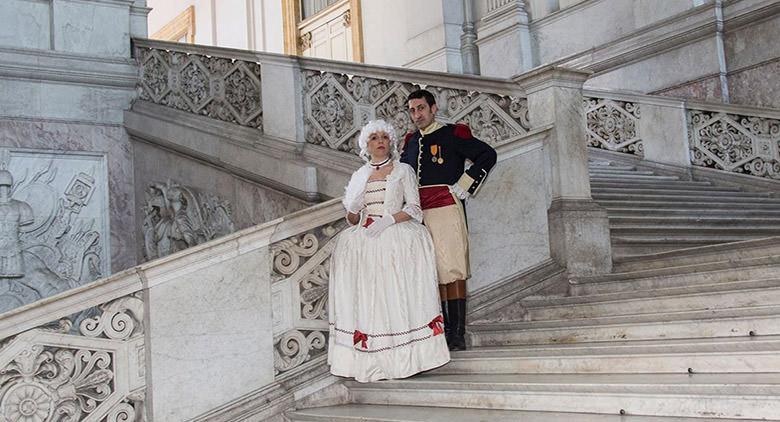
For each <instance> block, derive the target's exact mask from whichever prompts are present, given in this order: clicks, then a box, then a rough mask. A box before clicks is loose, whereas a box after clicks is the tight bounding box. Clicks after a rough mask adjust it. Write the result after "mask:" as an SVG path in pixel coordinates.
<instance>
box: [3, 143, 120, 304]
mask: <svg viewBox="0 0 780 422" xmlns="http://www.w3.org/2000/svg"><path fill="white" fill-rule="evenodd" d="M103 160H104V158H103V157H102V156H95V155H92V156H86V157H77V156H75V155H71V156H63V157H58V156H56V155H55V154H51V153H47V152H29V151H24V152H19V153H17V152H16V151H9V150H8V149H3V150H0V312H5V311H8V310H10V309H13V308H16V307H18V306H21V305H25V304H28V303H31V302H34V301H37V300H40V299H42V298H45V297H48V296H52V295H55V294H58V293H61V292H63V291H65V290H68V289H71V288H74V287H78V286H80V285H83V284H85V283H87V282H90V281H93V280H95V279H98V278H100V277H103V276H105V275H108V273H109V272H110V269H109V265H108V262H107V252H108V251H107V249H108V244H107V243H108V242H107V235H108V224H107V221H108V216H107V215H106V214H107V213H106V210H107V208H108V207H107V200H106V188H105V184H100V183H98V180H99V179H98V177H102V178H103V180H104V181H105V180H106V177H107V176H106V173H105V167H104V162H103ZM98 174H100V176H98ZM101 185H102V186H101Z"/></svg>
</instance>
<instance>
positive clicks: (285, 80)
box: [261, 58, 305, 145]
mask: <svg viewBox="0 0 780 422" xmlns="http://www.w3.org/2000/svg"><path fill="white" fill-rule="evenodd" d="M261 71H262V84H263V85H262V87H263V89H262V91H263V132H264V134H265V136H268V137H273V138H277V139H281V140H285V141H290V142H296V143H300V144H301V145H303V143H304V142H305V141H304V136H303V102H302V101H301V98H302V96H303V86H302V84H301V76H300V74H301V70H300V67H299V66H298V65H297V64H296V63H295V62H294V61H293V59H292V58H280V59H279V60H273V61H271V60H268V61H265V60H264V61H263V64H262V68H261Z"/></svg>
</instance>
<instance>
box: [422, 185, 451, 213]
mask: <svg viewBox="0 0 780 422" xmlns="http://www.w3.org/2000/svg"><path fill="white" fill-rule="evenodd" d="M447 205H455V198H454V197H453V196H452V194H451V193H450V188H449V186H445V185H434V186H420V207H421V208H422V209H424V210H428V209H431V208H441V207H446V206H447Z"/></svg>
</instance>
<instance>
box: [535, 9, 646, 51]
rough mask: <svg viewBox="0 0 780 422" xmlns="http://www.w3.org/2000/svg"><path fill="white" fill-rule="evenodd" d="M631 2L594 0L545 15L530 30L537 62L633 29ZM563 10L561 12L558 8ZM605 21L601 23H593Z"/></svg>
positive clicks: (606, 39)
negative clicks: (568, 11) (575, 8)
mask: <svg viewBox="0 0 780 422" xmlns="http://www.w3.org/2000/svg"><path fill="white" fill-rule="evenodd" d="M632 3H633V2H629V1H623V0H606V1H598V2H594V4H593V5H592V6H590V7H585V8H583V9H581V10H579V11H577V13H572V14H568V15H559V16H560V17H556V16H553V15H550V16H548V17H547V18H546V19H545V20H543V21H540V22H539V23H537V24H534V23H533V22H532V25H531V31H532V34H533V36H534V38H535V39H536V42H537V46H538V52H539V63H541V64H544V63H549V62H551V61H553V60H556V59H559V58H561V57H564V56H568V55H570V54H574V53H578V52H580V51H583V50H586V49H589V48H592V47H595V46H598V45H601V44H604V43H606V42H609V41H611V40H614V39H616V38H618V37H620V36H622V35H625V34H627V33H629V32H631V31H633V30H634V20H633V5H632ZM559 13H562V12H559ZM593 22H604V23H605V24H604V25H593Z"/></svg>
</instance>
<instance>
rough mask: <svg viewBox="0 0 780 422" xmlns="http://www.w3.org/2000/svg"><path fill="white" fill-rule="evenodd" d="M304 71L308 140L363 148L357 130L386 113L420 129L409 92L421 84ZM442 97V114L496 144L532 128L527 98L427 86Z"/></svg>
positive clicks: (397, 123) (399, 125) (405, 127)
mask: <svg viewBox="0 0 780 422" xmlns="http://www.w3.org/2000/svg"><path fill="white" fill-rule="evenodd" d="M303 77H304V84H303V85H304V99H305V101H304V113H305V125H304V133H305V137H306V141H307V142H308V143H312V144H315V145H322V146H326V147H328V148H331V149H335V150H337V151H345V152H351V153H354V154H357V153H358V152H359V151H358V148H357V145H356V141H355V138H356V136H355V135H356V134H357V133H359V131H360V129H361V128H362V126H363V125H364V124H365V123H367V122H368V120H372V119H377V118H380V119H384V120H387V121H389V122H390V123H392V124H393V126H394V127H395V128H396V130H397V131H398V134H399V135H402V134H404V133H406V132H408V131H411V130H413V129H414V126H413V125H412V123H411V121H410V119H409V116H408V113H407V104H406V97H407V96H408V95H409V93H411V92H412V91H414V90H416V89H419V88H420V86H419V85H414V84H410V83H405V82H397V81H390V80H385V79H378V78H370V77H366V76H351V77H350V76H349V75H346V74H337V73H330V72H320V71H312V70H307V71H304V72H303ZM426 89H428V90H430V91H431V92H432V93H433V94H434V95H435V96H436V98H437V105H438V106H439V113H438V116H437V118H438V120H440V121H441V122H444V123H455V122H462V123H465V124H467V125H469V126H470V127H471V130H472V132H473V133H474V135H475V136H477V137H478V138H480V139H482V140H483V141H485V142H488V143H490V144H492V145H499V144H502V143H504V142H509V141H512V140H514V139H517V138H519V137H521V136H522V135H524V134H525V133H527V132H528V130H529V129H530V125H529V121H528V104H527V101H526V100H525V99H524V98H517V97H511V96H502V95H496V94H490V93H478V92H471V91H465V90H459V89H452V88H443V87H435V86H427V87H426Z"/></svg>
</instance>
